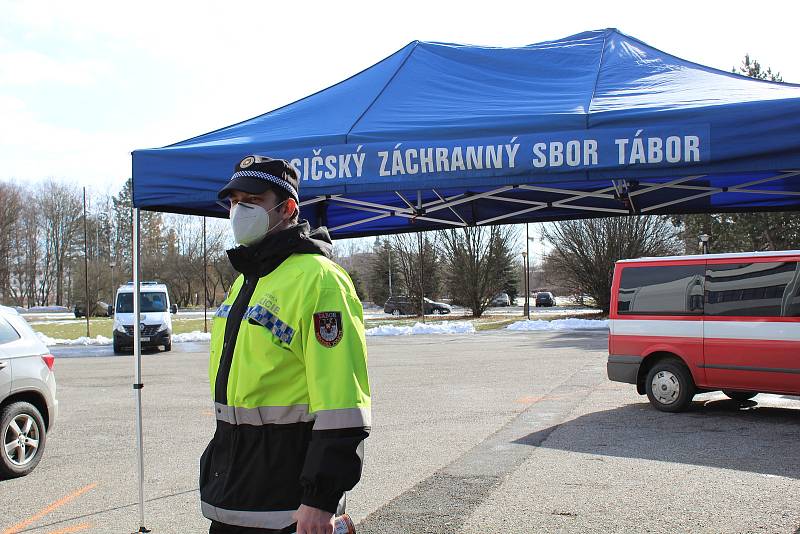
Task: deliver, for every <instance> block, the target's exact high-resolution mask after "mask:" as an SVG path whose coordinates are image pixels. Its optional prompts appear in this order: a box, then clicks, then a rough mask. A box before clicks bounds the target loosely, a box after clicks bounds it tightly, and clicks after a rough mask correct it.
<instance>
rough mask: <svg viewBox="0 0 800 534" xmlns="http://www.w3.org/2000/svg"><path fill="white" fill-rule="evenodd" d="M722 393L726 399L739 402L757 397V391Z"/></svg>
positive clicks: (728, 391) (725, 391)
mask: <svg viewBox="0 0 800 534" xmlns="http://www.w3.org/2000/svg"><path fill="white" fill-rule="evenodd" d="M722 392H723V393H724V394H725V395H727V396H728V398H730V399H733V400H735V401H740V402H742V401H746V400H750V399H752V398H753V397H755V396H756V395H758V391H733V390H730V389H723V390H722Z"/></svg>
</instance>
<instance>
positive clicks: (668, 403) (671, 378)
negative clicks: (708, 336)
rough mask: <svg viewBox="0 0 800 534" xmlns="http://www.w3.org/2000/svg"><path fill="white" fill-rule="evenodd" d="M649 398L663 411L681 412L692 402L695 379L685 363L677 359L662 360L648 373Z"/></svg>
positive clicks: (646, 386) (646, 383)
mask: <svg viewBox="0 0 800 534" xmlns="http://www.w3.org/2000/svg"><path fill="white" fill-rule="evenodd" d="M645 388H646V389H647V398H648V399H650V403H651V404H652V405H653V406H655V407H656V408H657V409H659V410H661V411H662V412H681V411H683V410H685V409H686V408H687V407H688V406H689V405H690V404H691V402H692V398H693V397H694V392H695V388H694V381H693V380H692V375H691V373H690V372H689V370H688V369H687V368H686V366H685V365H683V364H682V363H678V362H677V361H675V360H661V361H659V362H657V363H656V364H655V365H653V367H652V368H651V369H650V371H649V372H648V373H647V379H646V380H645Z"/></svg>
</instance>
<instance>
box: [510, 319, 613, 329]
mask: <svg viewBox="0 0 800 534" xmlns="http://www.w3.org/2000/svg"><path fill="white" fill-rule="evenodd" d="M506 328H507V329H508V330H524V331H533V330H603V329H607V328H608V321H606V320H601V319H555V320H553V321H542V320H541V319H537V320H535V321H517V322H516V323H513V324H510V325H508V326H507V327H506Z"/></svg>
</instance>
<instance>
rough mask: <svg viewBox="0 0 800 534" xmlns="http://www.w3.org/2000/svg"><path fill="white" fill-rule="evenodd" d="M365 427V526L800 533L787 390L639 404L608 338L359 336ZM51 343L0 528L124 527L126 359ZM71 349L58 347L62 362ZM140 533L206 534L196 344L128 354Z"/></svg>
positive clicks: (131, 466)
mask: <svg viewBox="0 0 800 534" xmlns="http://www.w3.org/2000/svg"><path fill="white" fill-rule="evenodd" d="M368 343H369V348H370V378H371V385H372V389H373V419H374V421H373V424H374V426H373V432H372V435H371V436H370V438H369V439H368V440H367V443H366V455H367V457H366V464H365V470H364V477H363V479H362V482H361V484H360V485H359V486H358V487H357V488H356V489H355V490H354V491H353V492H352V493H351V494H350V495H349V497H348V511H349V512H350V513H351V515H352V516H353V517H354V519H355V520H356V521H357V523H358V525H357V530H358V532H359V534H363V533H375V534H377V533H382V534H389V533H398V534H399V533H431V534H434V533H435V534H444V533H467V534H479V533H480V534H486V533H492V534H494V533H497V534H506V533H520V534H522V533H525V534H528V533H535V532H665V533H666V532H708V533H744V532H759V533H761V532H769V533H771V532H776V533H794V532H798V531H800V499H798V497H797V496H798V494H800V399H798V398H796V397H791V398H790V397H782V396H776V395H759V396H757V397H756V398H755V399H754V400H755V402H750V403H747V404H746V405H739V404H738V403H735V402H734V401H729V400H726V399H725V398H724V397H723V396H722V395H721V394H707V395H703V396H701V397H698V398H696V402H695V403H694V406H693V409H692V410H691V411H689V412H687V413H684V414H664V413H660V412H657V411H655V410H654V409H651V408H650V407H649V405H648V404H647V400H646V398H644V397H640V396H639V395H637V394H636V393H635V391H634V389H633V387H632V386H628V385H625V384H617V383H612V382H609V381H608V380H607V379H606V376H605V358H606V335H605V334H604V333H592V332H560V333H546V332H509V331H492V332H486V333H480V334H473V335H447V336H412V337H404V338H369V341H368ZM81 350H82V349H79V348H69V349H62V350H61V351H59V350H56V351H55V353H56V355H57V356H61V357H59V358H58V359H57V362H56V368H55V369H56V373H57V379H58V384H59V392H58V396H59V399H60V402H61V414H60V418H59V421H58V426H57V427H56V428H55V429H54V431H53V432H52V434H50V436H49V439H48V444H47V451H46V455H45V457H44V459H43V460H42V462H41V464H40V465H39V467H38V468H37V469H36V470H35V471H34V472H33V473H32V474H31V475H29V476H28V477H25V478H22V479H17V480H10V481H4V482H0V534H15V533H18V532H26V533H27V532H30V533H36V534H62V533H71V532H81V533H83V532H86V533H102V534H110V533H129V532H134V531H136V530H137V529H138V517H139V516H138V506H137V504H136V503H137V481H136V475H135V473H136V449H135V447H136V440H135V418H134V413H135V412H134V403H133V400H134V396H133V391H132V389H131V383H132V373H133V359H132V358H131V357H130V356H123V357H113V356H108V357H107V356H104V355H103V354H104V353H103V351H104V350H107V351H108V353H109V354H110V348H108V347H106V348H95V349H93V351H92V353H91V354H92V355H93V356H94V357H91V358H83V357H75V356H80V355H81V353H80V351H81ZM65 356H73V357H65ZM143 360H144V361H143V365H144V367H143V376H144V382H145V385H146V386H145V389H144V390H143V398H144V419H145V425H144V437H145V462H146V476H145V478H146V486H145V498H146V499H147V503H146V509H145V519H146V521H145V522H146V526H147V527H148V528H149V529H151V530H152V531H153V533H154V534H159V533H174V534H183V533H203V532H207V528H208V523H207V522H206V521H205V520H204V519H203V518H202V516H201V515H200V511H199V503H198V492H197V473H198V466H197V463H198V458H199V456H200V453H201V452H202V450H203V449H204V447H205V445H206V443H207V441H208V439H209V437H210V436H211V434H212V432H213V427H214V417H213V413H212V411H211V402H210V399H209V391H208V380H207V378H206V364H207V345H203V344H180V345H175V350H174V351H173V352H171V353H151V354H146V355H145V356H144V358H143Z"/></svg>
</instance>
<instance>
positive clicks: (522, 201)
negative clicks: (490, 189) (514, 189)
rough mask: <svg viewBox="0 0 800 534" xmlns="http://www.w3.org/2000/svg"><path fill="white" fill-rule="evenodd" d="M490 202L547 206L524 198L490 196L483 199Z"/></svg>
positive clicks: (544, 203)
mask: <svg viewBox="0 0 800 534" xmlns="http://www.w3.org/2000/svg"><path fill="white" fill-rule="evenodd" d="M485 198H488V199H490V200H497V201H500V202H510V203H512V204H528V205H529V206H547V202H541V201H539V200H525V199H524V198H508V197H496V196H490V197H485Z"/></svg>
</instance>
